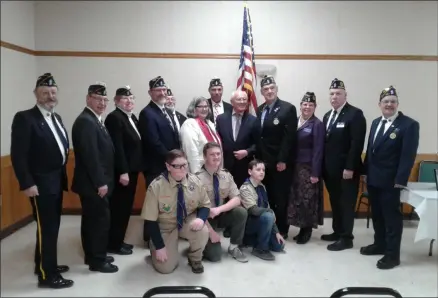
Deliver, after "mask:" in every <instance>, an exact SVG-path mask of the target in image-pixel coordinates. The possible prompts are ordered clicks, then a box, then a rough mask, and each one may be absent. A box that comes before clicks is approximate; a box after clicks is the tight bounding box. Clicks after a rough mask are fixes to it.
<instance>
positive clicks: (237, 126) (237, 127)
mask: <svg viewBox="0 0 438 298" xmlns="http://www.w3.org/2000/svg"><path fill="white" fill-rule="evenodd" d="M234 116H235V117H236V127H235V128H234V140H237V136H238V135H239V130H240V125H241V124H242V116H241V115H239V114H235V115H234Z"/></svg>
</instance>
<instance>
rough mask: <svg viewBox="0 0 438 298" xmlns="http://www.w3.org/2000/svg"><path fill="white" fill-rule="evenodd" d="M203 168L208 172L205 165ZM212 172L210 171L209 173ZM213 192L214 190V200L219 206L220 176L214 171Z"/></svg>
mask: <svg viewBox="0 0 438 298" xmlns="http://www.w3.org/2000/svg"><path fill="white" fill-rule="evenodd" d="M202 168H203V169H204V170H205V171H206V172H207V173H208V171H207V169H206V168H205V165H204V166H202ZM209 174H210V173H209ZM213 192H214V202H215V204H216V207H219V204H220V196H219V178H218V174H217V173H213Z"/></svg>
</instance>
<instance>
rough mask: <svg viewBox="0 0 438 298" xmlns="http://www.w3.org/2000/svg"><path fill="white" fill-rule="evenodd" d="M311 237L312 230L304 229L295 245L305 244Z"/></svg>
mask: <svg viewBox="0 0 438 298" xmlns="http://www.w3.org/2000/svg"><path fill="white" fill-rule="evenodd" d="M310 237H312V228H310V229H305V230H304V232H303V234H301V236H299V237H297V244H306V243H307V242H309V240H310Z"/></svg>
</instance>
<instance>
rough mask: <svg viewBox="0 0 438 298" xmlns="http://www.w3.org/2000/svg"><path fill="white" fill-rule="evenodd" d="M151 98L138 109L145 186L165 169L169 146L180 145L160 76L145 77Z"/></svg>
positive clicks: (163, 83) (144, 234)
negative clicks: (166, 105)
mask: <svg viewBox="0 0 438 298" xmlns="http://www.w3.org/2000/svg"><path fill="white" fill-rule="evenodd" d="M149 96H150V97H151V99H152V100H151V101H150V102H149V104H148V105H147V106H146V107H145V108H144V109H143V110H142V111H141V112H140V115H139V119H138V130H139V132H140V135H141V140H142V145H143V146H142V148H143V162H144V164H143V165H144V167H143V168H144V172H143V174H144V177H145V180H146V189H147V188H148V186H149V184H150V183H151V182H152V181H153V180H154V179H155V178H156V177H158V176H159V175H160V174H161V173H162V172H164V171H165V170H166V165H165V157H166V155H167V153H168V152H169V151H171V150H173V149H180V148H181V145H180V141H179V133H178V128H177V125H176V123H175V121H174V119H173V117H172V114H171V112H170V110H169V109H167V108H166V107H165V104H166V101H167V86H166V83H165V82H164V79H163V78H162V77H161V76H158V77H156V78H154V79H152V80H150V81H149ZM143 239H144V241H145V242H147V241H149V236H148V235H147V233H146V229H144V232H143Z"/></svg>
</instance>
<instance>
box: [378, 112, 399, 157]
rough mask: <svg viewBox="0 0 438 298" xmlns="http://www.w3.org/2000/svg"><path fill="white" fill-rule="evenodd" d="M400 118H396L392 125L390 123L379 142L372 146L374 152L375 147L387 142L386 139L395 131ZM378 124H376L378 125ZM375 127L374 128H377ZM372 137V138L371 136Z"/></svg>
mask: <svg viewBox="0 0 438 298" xmlns="http://www.w3.org/2000/svg"><path fill="white" fill-rule="evenodd" d="M399 118H400V116H399V117H397V118H396V119H395V120H394V122H393V123H391V125H390V126H389V127H388V129H387V130H386V132H385V133H384V134H383V136H382V137H381V138H380V140H378V141H377V143H376V144H374V150H376V149H377V147H379V146H380V145H382V144H383V143H384V142H386V141H387V140H388V137H389V136H390V135H391V133H393V132H394V130H396V129H397V124H398V120H399ZM378 123H379V122H377V125H378ZM377 125H376V127H377ZM373 137H374V136H373Z"/></svg>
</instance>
